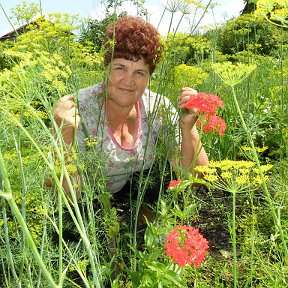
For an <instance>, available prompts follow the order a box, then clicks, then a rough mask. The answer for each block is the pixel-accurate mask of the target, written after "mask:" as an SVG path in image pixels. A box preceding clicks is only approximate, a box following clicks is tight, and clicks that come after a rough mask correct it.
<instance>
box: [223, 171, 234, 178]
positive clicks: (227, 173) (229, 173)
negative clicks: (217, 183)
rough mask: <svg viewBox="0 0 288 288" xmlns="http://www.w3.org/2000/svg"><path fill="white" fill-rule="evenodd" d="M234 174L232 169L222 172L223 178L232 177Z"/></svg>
mask: <svg viewBox="0 0 288 288" xmlns="http://www.w3.org/2000/svg"><path fill="white" fill-rule="evenodd" d="M232 177H233V174H232V173H231V172H230V171H224V172H222V173H221V178H223V179H231V178H232Z"/></svg>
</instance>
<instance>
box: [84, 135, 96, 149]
mask: <svg viewBox="0 0 288 288" xmlns="http://www.w3.org/2000/svg"><path fill="white" fill-rule="evenodd" d="M85 142H86V145H87V147H93V146H95V145H97V144H98V141H97V139H96V137H94V138H92V137H87V138H85Z"/></svg>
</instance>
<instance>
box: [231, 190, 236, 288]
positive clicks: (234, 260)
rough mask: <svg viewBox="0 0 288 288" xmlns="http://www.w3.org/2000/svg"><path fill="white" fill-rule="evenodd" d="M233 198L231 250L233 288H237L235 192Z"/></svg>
mask: <svg viewBox="0 0 288 288" xmlns="http://www.w3.org/2000/svg"><path fill="white" fill-rule="evenodd" d="M232 197H233V212H232V213H233V215H232V217H233V219H232V246H233V247H232V248H233V279H234V288H236V287H237V251H236V191H233V192H232Z"/></svg>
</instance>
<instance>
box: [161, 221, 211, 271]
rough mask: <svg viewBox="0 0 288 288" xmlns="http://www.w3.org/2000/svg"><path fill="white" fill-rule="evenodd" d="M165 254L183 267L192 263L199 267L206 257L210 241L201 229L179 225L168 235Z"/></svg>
mask: <svg viewBox="0 0 288 288" xmlns="http://www.w3.org/2000/svg"><path fill="white" fill-rule="evenodd" d="M164 248H165V249H166V250H165V254H166V255H167V256H168V257H170V258H172V259H173V261H174V262H175V263H177V264H178V265H179V266H181V267H185V266H186V265H192V264H193V266H194V267H195V268H197V267H198V266H199V265H200V264H201V263H202V262H203V261H204V259H205V256H206V254H207V250H208V248H209V245H208V241H207V240H206V239H205V238H204V237H203V235H202V234H201V233H200V232H199V229H196V228H193V227H190V226H177V227H176V228H175V229H174V230H172V231H171V232H170V233H169V234H168V235H167V240H166V242H165V244H164Z"/></svg>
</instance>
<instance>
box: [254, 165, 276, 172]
mask: <svg viewBox="0 0 288 288" xmlns="http://www.w3.org/2000/svg"><path fill="white" fill-rule="evenodd" d="M272 167H273V165H272V164H266V165H262V166H260V170H261V171H262V172H263V173H265V172H267V171H269V170H270V169H272ZM253 171H254V172H255V173H257V174H259V173H260V171H259V169H258V168H254V169H253Z"/></svg>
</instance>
